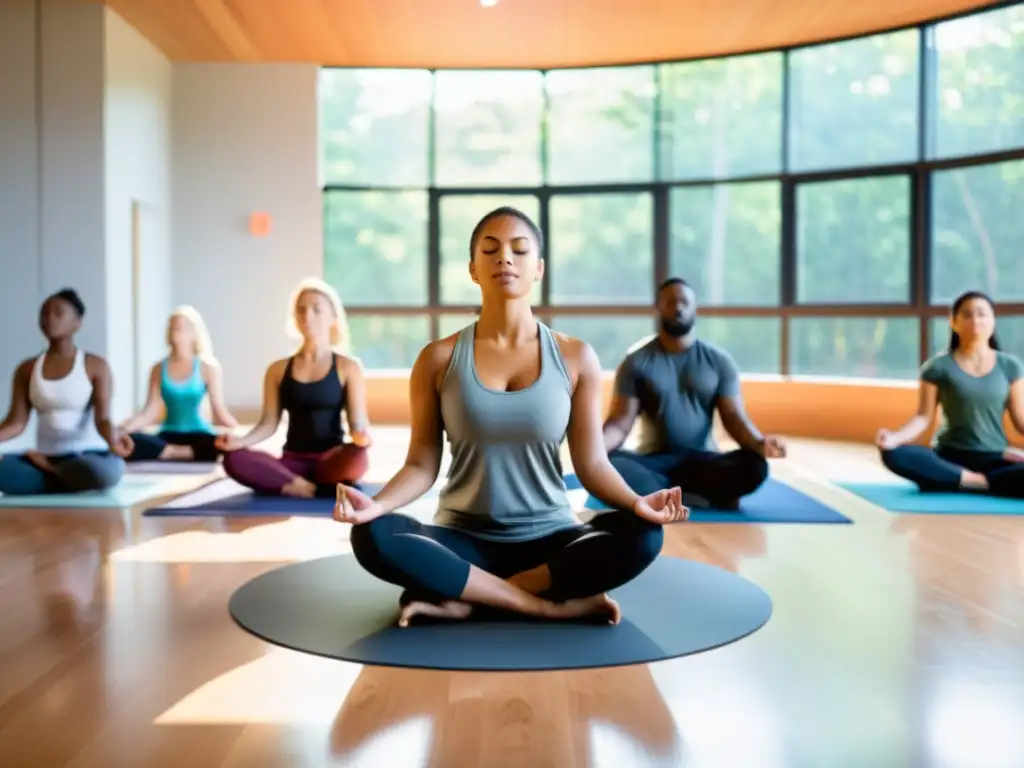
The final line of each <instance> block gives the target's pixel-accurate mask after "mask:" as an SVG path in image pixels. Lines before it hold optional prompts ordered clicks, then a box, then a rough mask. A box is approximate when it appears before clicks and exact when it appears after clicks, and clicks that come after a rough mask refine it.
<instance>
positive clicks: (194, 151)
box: [171, 64, 323, 407]
mask: <svg viewBox="0 0 1024 768" xmlns="http://www.w3.org/2000/svg"><path fill="white" fill-rule="evenodd" d="M317 78H318V69H317V67H316V66H315V65H307V64H298V65H296V64H269V65H260V64H255V65H248V64H175V65H174V71H173V76H172V79H173V89H172V103H173V112H172V147H173V157H174V173H173V177H172V189H173V195H172V201H171V207H172V209H173V211H174V216H173V225H172V232H171V241H172V243H173V250H174V255H173V264H174V282H173V288H174V301H175V303H176V304H179V303H180V304H192V305H194V306H195V307H196V308H197V309H198V310H199V311H200V312H201V313H202V315H203V317H204V318H205V319H206V323H207V325H208V326H209V329H210V333H211V335H212V337H213V344H214V351H215V354H216V356H217V357H218V359H219V360H220V362H221V364H222V366H223V367H224V373H225V382H224V386H225V396H226V400H227V401H228V403H229V404H230V405H234V406H243V407H247V406H253V405H258V404H259V402H260V398H261V386H262V379H263V372H264V370H265V368H266V366H267V364H268V363H269V362H270V361H271V360H273V359H275V358H277V357H280V356H283V355H287V354H289V353H290V352H291V351H292V350H293V349H294V343H293V342H291V341H290V340H289V339H288V338H287V336H285V333H284V329H285V320H286V316H287V302H288V298H289V295H290V294H291V292H292V290H293V288H294V286H295V284H296V283H298V282H299V281H300V280H301V279H302V278H304V277H308V276H310V275H316V276H320V275H322V273H323V262H322V246H323V232H322V223H321V222H322V202H321V199H320V193H319V184H318V150H317V131H318V125H317V99H316V92H317ZM257 211H264V212H267V213H269V214H270V215H271V216H272V217H273V218H272V233H271V234H270V235H269V236H268V237H264V238H254V237H251V236H250V235H249V233H248V229H247V227H248V217H249V215H250V214H251V213H253V212H257Z"/></svg>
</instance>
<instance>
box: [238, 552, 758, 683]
mask: <svg viewBox="0 0 1024 768" xmlns="http://www.w3.org/2000/svg"><path fill="white" fill-rule="evenodd" d="M400 594H401V590H400V589H399V588H398V587H395V586H392V585H390V584H387V583H385V582H382V581H379V580H377V579H376V578H374V577H373V576H371V575H370V574H368V573H366V572H365V571H364V570H363V569H362V568H361V567H360V566H359V563H358V562H357V561H356V559H355V558H354V557H353V556H351V555H339V556H334V557H326V558H321V559H318V560H311V561H308V562H303V563H296V564H293V565H287V566H284V567H282V568H278V569H276V570H273V571H270V572H268V573H265V574H262V575H260V576H258V577H256V578H255V579H253V580H252V581H249V582H248V583H246V584H244V585H243V586H242V587H240V588H239V589H238V590H237V591H236V592H235V593H234V594H233V595H232V596H231V600H230V601H229V604H228V610H229V611H230V613H231V616H232V617H233V618H234V620H235V621H236V622H237V623H238V624H239V625H240V626H241V627H242V628H243V629H245V630H246V631H248V632H250V633H252V634H254V635H256V636H257V637H260V638H262V639H264V640H266V641H268V642H271V643H274V644H275V645H280V646H283V647H285V648H290V649H293V650H296V651H304V652H306V653H311V654H315V655H317V656H326V657H330V658H335V659H341V660H344V661H349V662H355V663H357V664H367V665H371V666H384V667H414V668H420V669H438V670H463V671H528V670H560V669H589V668H594V667H615V666H624V665H629V664H647V663H650V662H655V661H661V660H664V659H671V658H675V657H677V656H685V655H688V654H693V653H699V652H701V651H707V650H710V649H712V648H717V647H720V646H723V645H726V644H728V643H732V642H735V641H736V640H740V639H741V638H743V637H746V636H747V635H749V634H751V633H753V632H756V631H757V630H758V629H760V628H761V627H762V626H763V625H764V624H765V623H766V622H767V621H768V619H769V617H770V616H771V613H772V602H771V598H769V597H768V595H767V594H766V593H765V592H764V591H763V590H762V589H761V588H760V587H758V586H756V585H755V584H753V583H751V582H749V581H747V580H746V579H744V578H742V577H741V576H738V575H736V574H734V573H732V572H731V571H726V570H724V569H721V568H717V567H714V566H711V565H705V564H703V563H695V562H691V561H689V560H681V559H677V558H671V557H659V558H658V559H657V560H656V561H655V562H654V563H653V564H652V565H651V566H650V567H649V568H648V569H647V570H646V571H644V573H642V574H641V575H640V576H639V577H638V578H636V579H635V580H634V581H632V582H630V583H629V584H626V585H625V586H623V587H620V588H619V589H617V590H615V591H614V592H612V593H611V595H612V597H614V598H615V599H616V600H618V602H619V605H620V607H621V609H622V621H621V623H619V624H618V625H617V626H610V625H608V624H606V623H605V624H599V623H587V622H555V621H541V620H532V619H527V618H523V619H519V618H517V617H508V618H506V617H499V618H489V619H474V618H473V617H470V618H469V619H466V620H464V621H458V622H449V621H436V620H435V621H431V620H422V621H421V622H418V621H416V620H414V623H413V624H412V626H410V627H407V628H405V629H400V628H398V627H397V626H396V624H395V622H396V619H397V616H398V598H399V595H400Z"/></svg>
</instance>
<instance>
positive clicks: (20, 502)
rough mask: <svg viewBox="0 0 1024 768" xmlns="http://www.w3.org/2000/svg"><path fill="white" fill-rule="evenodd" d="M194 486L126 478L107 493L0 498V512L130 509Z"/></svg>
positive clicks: (168, 480) (172, 480) (174, 480)
mask: <svg viewBox="0 0 1024 768" xmlns="http://www.w3.org/2000/svg"><path fill="white" fill-rule="evenodd" d="M194 487H195V486H194V485H193V486H190V485H188V484H187V483H185V484H183V483H182V479H181V478H180V477H178V478H174V477H144V476H142V475H130V474H127V475H125V476H124V478H123V479H122V480H121V482H120V483H119V484H118V485H117V486H115V487H114V488H111V489H110V490H108V491H87V492H84V493H54V494H41V495H38V496H5V495H3V494H0V508H4V507H6V508H12V507H34V508H36V507H41V508H46V509H67V508H75V509H82V508H92V509H109V508H116V509H121V508H125V507H134V506H135V505H136V504H142V503H144V502H147V501H153V500H154V499H159V498H162V497H164V496H169V495H176V494H179V493H185V492H187V491H191V490H192V489H193V488H194Z"/></svg>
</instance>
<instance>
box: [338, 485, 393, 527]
mask: <svg viewBox="0 0 1024 768" xmlns="http://www.w3.org/2000/svg"><path fill="white" fill-rule="evenodd" d="M383 514H384V508H383V507H382V506H381V505H380V504H378V503H377V502H376V501H374V500H373V497H372V496H367V495H366V494H365V493H363V492H362V491H360V490H357V489H355V488H349V487H348V486H347V485H342V484H341V483H338V490H337V493H336V495H335V499H334V519H335V520H337V521H338V522H339V523H351V524H352V525H362V524H363V523H368V522H370V521H371V520H376V519H377V518H378V517H380V516H381V515H383Z"/></svg>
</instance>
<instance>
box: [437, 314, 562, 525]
mask: <svg viewBox="0 0 1024 768" xmlns="http://www.w3.org/2000/svg"><path fill="white" fill-rule="evenodd" d="M537 326H538V333H539V336H540V360H541V365H540V376H539V377H538V379H537V381H535V382H534V383H533V384H532V385H530V386H529V387H527V388H526V389H521V390H518V391H516V392H501V391H497V390H493V389H489V388H487V387H485V386H484V385H483V383H481V381H480V379H479V378H478V377H477V374H476V364H475V361H474V353H473V342H474V339H475V337H476V323H473V324H472V325H469V326H467V327H465V328H463V329H462V331H460V332H459V336H458V339H457V341H456V342H455V349H454V351H453V352H452V359H451V362H450V363H449V365H448V370H447V371H446V372H445V376H444V380H443V382H442V384H441V417H442V419H443V420H444V429H445V432H446V433H447V434H448V443H449V445H450V447H451V452H452V463H451V468H450V469H449V470H448V482H447V483H446V484H445V486H444V488H443V489H442V491H441V498H440V503H439V505H438V510H437V514H436V515H435V517H434V522H435V523H436V524H437V525H442V526H446V527H449V528H458V529H459V530H462V531H465V532H466V533H470V534H472V535H474V536H477V537H479V538H481V539H489V540H492V541H528V540H530V539H538V538H541V537H543V536H548V535H550V534H552V533H554V532H556V531H560V530H563V529H566V528H572V527H574V526H577V525H579V522H578V521H577V520H576V518H575V516H574V515H573V512H572V508H571V507H570V506H569V500H568V497H567V496H566V488H565V481H564V480H563V479H562V461H561V458H560V455H559V446H560V445H561V443H562V440H563V438H564V437H565V433H566V429H567V428H568V426H569V412H570V409H571V404H572V380H571V379H570V377H569V373H568V371H567V370H566V367H565V361H564V360H563V359H562V352H561V350H560V349H559V348H558V342H557V340H556V339H555V337H554V336H553V335H552V334H551V330H550V329H549V328H548V327H547V326H546V325H544V324H543V323H538V324H537Z"/></svg>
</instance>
